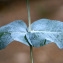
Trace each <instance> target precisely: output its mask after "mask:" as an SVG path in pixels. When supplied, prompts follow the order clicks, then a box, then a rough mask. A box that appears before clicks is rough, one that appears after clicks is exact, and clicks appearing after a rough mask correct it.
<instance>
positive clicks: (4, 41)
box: [0, 20, 28, 50]
mask: <svg viewBox="0 0 63 63" xmlns="http://www.w3.org/2000/svg"><path fill="white" fill-rule="evenodd" d="M26 33H27V26H26V24H25V23H24V22H23V21H22V20H16V21H13V22H11V23H9V24H7V25H5V26H2V27H0V50H1V49H3V48H5V47H6V46H7V45H8V44H10V43H11V42H12V41H14V40H16V41H19V42H22V43H23V44H26V45H28V43H27V42H26V40H25V38H24V36H25V34H26Z"/></svg>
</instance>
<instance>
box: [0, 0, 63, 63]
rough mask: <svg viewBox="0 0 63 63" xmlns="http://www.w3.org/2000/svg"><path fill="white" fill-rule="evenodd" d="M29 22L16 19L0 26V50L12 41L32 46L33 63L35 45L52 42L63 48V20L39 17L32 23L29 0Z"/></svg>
mask: <svg viewBox="0 0 63 63" xmlns="http://www.w3.org/2000/svg"><path fill="white" fill-rule="evenodd" d="M27 9H28V24H29V27H27V25H26V24H25V22H24V21H22V20H15V21H13V22H11V23H9V24H7V25H5V26H2V27H0V50H1V49H4V48H5V47H6V46H7V45H8V44H10V43H11V42H12V41H14V40H15V41H18V42H21V43H23V44H25V45H27V46H30V59H31V63H33V47H40V46H44V45H46V44H49V43H51V42H53V43H56V44H57V46H58V47H59V48H60V49H62V48H63V22H61V21H58V20H50V19H39V20H37V21H35V22H33V23H32V24H31V18H30V6H29V1H28V0H27Z"/></svg>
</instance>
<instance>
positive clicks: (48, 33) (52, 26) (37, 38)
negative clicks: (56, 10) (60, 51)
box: [28, 19, 63, 48]
mask: <svg viewBox="0 0 63 63" xmlns="http://www.w3.org/2000/svg"><path fill="white" fill-rule="evenodd" d="M31 28H32V31H31V32H30V34H28V35H29V39H30V41H31V42H32V44H33V46H35V47H39V46H41V44H42V46H43V45H45V44H49V43H51V42H54V43H56V44H57V46H58V47H59V48H63V22H60V21H56V20H49V19H40V20H38V21H35V22H34V23H32V25H31ZM45 40H46V42H45Z"/></svg>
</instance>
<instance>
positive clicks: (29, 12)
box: [26, 0, 31, 32]
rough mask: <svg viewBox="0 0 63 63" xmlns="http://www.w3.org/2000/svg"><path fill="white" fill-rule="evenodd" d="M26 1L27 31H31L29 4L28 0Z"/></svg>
mask: <svg viewBox="0 0 63 63" xmlns="http://www.w3.org/2000/svg"><path fill="white" fill-rule="evenodd" d="M26 1H27V11H28V25H29V30H28V31H29V32H30V31H31V26H30V25H31V17H30V4H29V0H26Z"/></svg>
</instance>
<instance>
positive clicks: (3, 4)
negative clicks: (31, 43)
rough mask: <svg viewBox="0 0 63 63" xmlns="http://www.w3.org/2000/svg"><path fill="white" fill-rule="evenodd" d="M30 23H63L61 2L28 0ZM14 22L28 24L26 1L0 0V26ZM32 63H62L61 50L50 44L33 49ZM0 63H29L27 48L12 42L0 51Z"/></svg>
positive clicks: (62, 50) (57, 0) (59, 0)
mask: <svg viewBox="0 0 63 63" xmlns="http://www.w3.org/2000/svg"><path fill="white" fill-rule="evenodd" d="M30 11H31V21H32V22H34V21H36V20H39V19H42V18H48V19H52V20H60V21H63V0H30ZM14 20H23V21H24V22H26V24H28V16H27V7H26V0H0V26H3V25H6V24H8V23H10V22H12V21H14ZM33 55H34V63H63V49H59V48H58V47H57V45H56V44H54V43H51V44H48V45H45V46H43V47H39V48H34V47H33ZM0 63H30V49H29V47H28V46H26V45H24V44H22V43H18V42H17V41H14V42H13V43H11V44H9V45H8V46H7V47H6V48H5V49H3V50H0Z"/></svg>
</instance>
